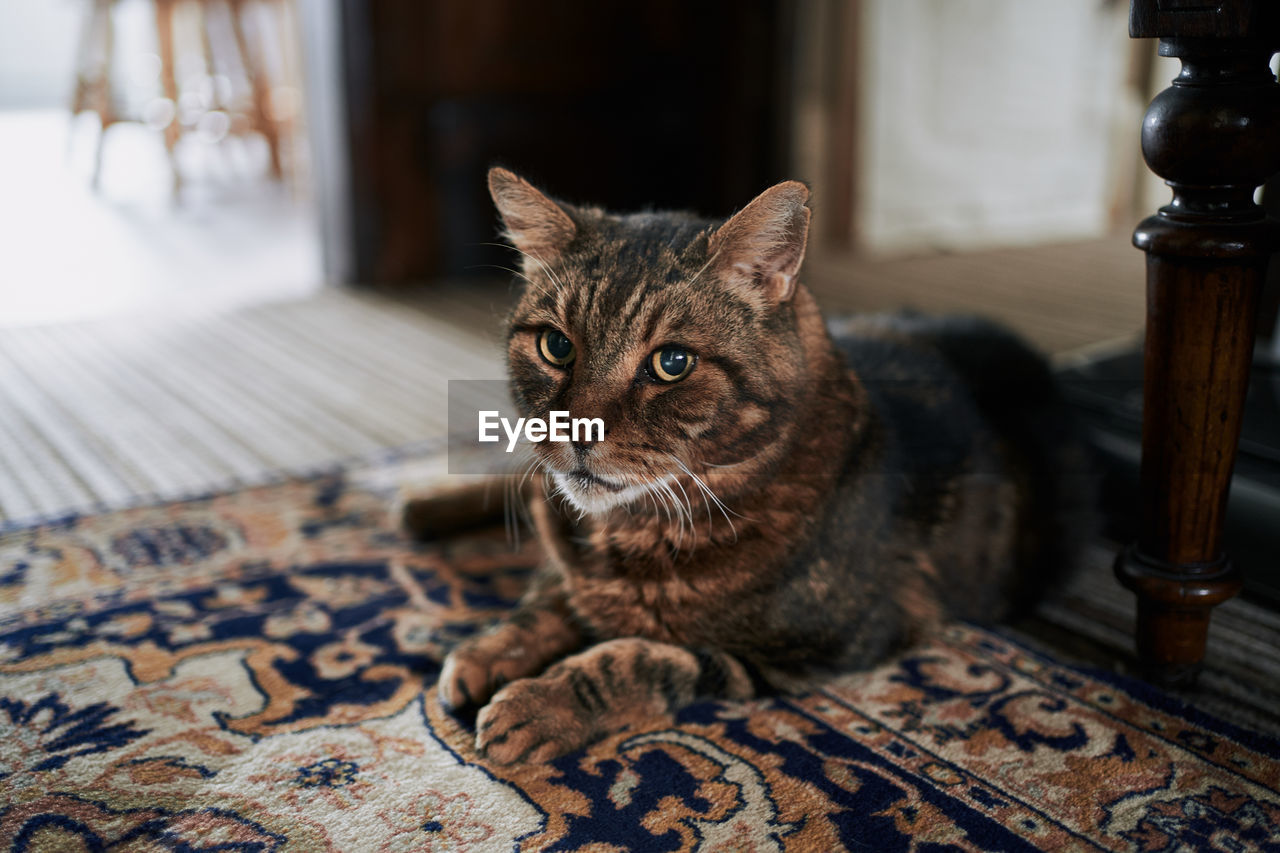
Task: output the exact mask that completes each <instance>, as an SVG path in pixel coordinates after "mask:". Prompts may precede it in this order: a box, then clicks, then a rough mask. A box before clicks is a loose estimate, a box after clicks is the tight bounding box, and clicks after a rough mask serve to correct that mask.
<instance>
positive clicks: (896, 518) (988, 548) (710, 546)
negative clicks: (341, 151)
mask: <svg viewBox="0 0 1280 853" xmlns="http://www.w3.org/2000/svg"><path fill="white" fill-rule="evenodd" d="M490 186H491V189H492V190H493V194H494V197H495V200H496V201H497V203H498V207H499V209H500V211H501V212H502V214H503V217H504V220H505V221H506V224H507V227H508V234H509V236H510V237H511V238H512V241H513V242H514V243H515V245H516V246H517V248H519V249H520V250H521V251H522V253H524V255H525V257H526V259H527V260H526V263H525V265H524V273H523V277H524V278H525V279H526V281H527V286H526V290H525V293H524V295H523V296H522V298H521V300H520V302H519V304H518V305H517V307H516V309H515V310H514V312H513V314H512V316H511V318H510V334H509V339H508V343H509V352H508V355H509V366H510V372H511V383H512V390H513V395H514V397H515V399H516V403H517V406H518V408H519V409H520V410H521V414H522V415H526V416H545V414H546V413H547V412H548V411H550V410H554V409H566V410H568V411H570V412H571V414H572V415H573V416H575V417H577V416H585V417H600V418H602V419H603V421H604V422H605V424H606V434H605V438H604V441H602V442H599V443H597V444H586V443H581V444H578V443H575V444H573V445H570V446H565V445H559V446H551V445H542V446H540V448H539V452H540V453H541V454H542V456H541V462H542V464H543V467H544V468H545V470H546V472H547V474H548V477H547V478H546V481H545V482H546V487H544V488H537V489H535V490H534V493H533V494H532V495H531V496H530V497H531V509H532V511H533V517H534V520H535V523H536V526H537V530H538V536H539V539H540V541H541V543H542V545H543V547H544V549H545V551H546V560H545V563H544V565H543V566H542V567H541V569H540V570H539V572H538V573H537V576H536V577H535V580H534V582H533V585H532V587H531V589H530V591H529V593H528V594H527V595H526V596H525V598H524V600H523V601H522V603H521V605H520V607H519V608H517V610H516V611H515V612H514V613H513V614H512V615H511V616H510V617H509V618H508V619H506V620H504V621H503V622H501V623H499V625H497V626H495V628H494V629H492V630H491V631H490V632H488V633H486V634H484V635H482V636H480V637H477V638H475V639H473V640H470V641H468V642H466V643H464V644H463V645H461V646H460V647H459V648H458V649H456V650H455V651H454V652H453V653H452V654H451V655H450V657H449V659H448V660H447V662H446V665H445V668H444V671H443V672H442V673H441V681H440V696H441V699H442V701H443V702H444V703H445V704H446V705H447V706H450V707H463V706H467V705H474V706H484V707H483V708H482V709H481V711H480V713H479V716H478V718H477V745H478V746H479V748H480V749H481V750H482V751H484V752H486V753H487V755H488V756H489V757H490V758H492V759H494V760H497V761H513V760H522V759H533V760H538V759H544V758H548V757H551V756H554V755H556V754H559V753H562V752H565V751H568V750H571V749H574V748H576V747H578V746H581V745H583V744H585V743H586V742H588V741H589V740H591V739H592V738H594V737H596V736H598V735H600V734H602V733H604V732H607V731H610V730H614V729H617V728H618V727H620V726H621V725H623V724H625V722H626V721H627V720H628V719H630V718H632V717H633V716H635V715H648V714H653V713H658V712H663V711H668V710H672V709H674V708H677V707H679V706H681V705H683V704H686V703H688V702H690V701H693V700H694V699H697V698H703V697H707V698H710V697H727V698H745V697H749V696H752V695H756V694H758V693H760V692H761V691H765V690H778V689H781V690H793V689H799V688H803V687H805V686H807V685H809V684H812V683H813V682H814V680H815V679H819V678H823V677H827V676H829V675H831V674H835V673H841V672H847V671H851V670H856V669H860V668H864V667H867V666H870V665H872V664H874V663H876V662H877V661H878V660H880V659H882V658H883V657H884V656H885V655H886V654H888V653H889V652H891V651H892V650H894V649H896V648H899V647H901V646H902V645H903V644H904V643H907V642H910V641H911V640H912V639H914V638H917V637H919V636H921V635H922V634H924V633H926V632H928V631H929V630H930V629H931V628H932V627H933V626H935V625H937V624H939V623H940V622H942V621H943V620H946V619H951V618H964V619H983V620H985V619H992V618H1001V617H1003V616H1006V615H1008V614H1009V613H1010V611H1011V609H1012V608H1014V607H1016V606H1017V605H1018V604H1019V603H1020V602H1024V601H1025V600H1027V599H1028V598H1029V596H1031V595H1032V594H1034V592H1035V590H1036V589H1037V588H1039V587H1041V586H1043V585H1044V583H1045V582H1046V581H1048V580H1049V579H1050V576H1052V575H1055V574H1057V572H1058V569H1059V568H1060V566H1061V564H1062V562H1063V555H1064V550H1063V549H1064V547H1065V545H1066V540H1065V536H1064V535H1063V531H1062V529H1061V528H1062V525H1063V524H1064V523H1065V521H1066V519H1067V518H1068V517H1069V514H1070V512H1071V511H1072V510H1075V509H1078V508H1079V507H1080V501H1078V500H1075V499H1074V498H1073V496H1071V495H1068V494H1067V493H1066V491H1065V490H1064V487H1063V482H1064V481H1063V478H1062V476H1061V474H1062V473H1063V472H1064V469H1066V468H1068V467H1070V466H1072V465H1078V462H1079V456H1078V454H1079V449H1078V447H1077V446H1076V445H1075V443H1074V441H1073V439H1072V436H1071V434H1070V430H1069V429H1067V428H1066V427H1065V426H1064V421H1065V418H1064V414H1063V410H1062V408H1061V404H1060V402H1059V401H1058V399H1057V396H1056V393H1055V392H1054V390H1053V386H1052V382H1051V380H1050V377H1049V374H1048V371H1047V368H1046V367H1045V365H1044V362H1043V361H1042V360H1041V359H1040V358H1039V357H1038V356H1037V355H1035V354H1034V353H1033V352H1032V351H1030V350H1029V349H1027V348H1026V347H1025V346H1023V345H1022V344H1020V343H1019V342H1017V341H1016V340H1015V339H1014V338H1012V336H1010V335H1008V334H1007V333H1005V332H1003V331H1001V330H999V329H998V328H996V327H993V326H990V325H988V324H984V323H982V322H980V321H973V320H965V319H950V320H946V319H944V320H933V319H929V318H925V317H916V316H901V317H892V318H890V317H880V318H867V319H861V320H859V319H854V320H848V321H840V322H838V323H834V324H833V328H832V329H831V330H830V332H829V331H828V329H827V327H826V325H825V324H824V322H823V319H822V317H821V315H820V313H819V311H818V308H817V306H816V303H815V302H814V300H813V298H812V296H811V295H810V294H809V293H808V291H807V290H806V289H805V288H804V287H803V286H801V285H799V283H798V282H797V280H796V273H797V272H798V268H799V265H800V261H801V259H802V258H803V252H804V242H805V235H806V233H807V225H808V217H809V211H808V208H807V206H806V205H805V202H806V200H807V195H808V193H807V190H806V189H805V188H804V187H803V185H800V184H795V183H789V184H781V185H779V186H778V187H775V188H773V189H772V190H770V191H768V192H766V193H765V194H763V195H762V196H760V197H759V198H758V199H756V200H755V201H754V202H752V204H751V205H749V206H748V207H747V208H745V209H744V210H743V211H742V212H741V213H739V214H738V215H737V216H735V217H733V218H732V219H731V220H729V222H727V223H725V224H723V225H719V224H717V223H712V222H705V221H701V220H697V219H695V218H692V217H689V216H686V215H683V214H636V215H632V216H623V217H619V216H612V215H608V214H604V213H602V212H600V211H598V210H592V209H580V208H572V207H569V206H567V205H560V204H557V203H555V202H552V201H550V200H549V199H547V198H546V197H544V196H542V195H541V194H540V193H538V192H537V191H536V190H534V189H533V188H532V187H530V186H529V185H528V184H526V183H524V182H523V181H521V180H520V179H518V178H516V177H515V176H514V175H511V174H510V173H507V172H503V171H502V170H494V172H493V173H491V176H490ZM430 508H431V502H430V501H428V502H426V503H423V504H418V505H416V506H411V508H410V512H409V514H408V515H407V516H406V520H407V523H408V525H409V526H410V528H411V529H413V528H425V527H428V526H430V525H429V522H430V519H429V515H430ZM424 519H425V520H426V523H424ZM504 685H505V686H504ZM486 703H487V704H486Z"/></svg>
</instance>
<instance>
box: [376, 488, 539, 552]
mask: <svg viewBox="0 0 1280 853" xmlns="http://www.w3.org/2000/svg"><path fill="white" fill-rule="evenodd" d="M509 487H510V482H509V478H506V477H491V478H473V479H471V480H470V481H469V482H466V483H464V484H463V485H460V486H454V487H450V488H445V489H441V490H440V491H437V492H432V493H430V494H426V495H422V496H419V497H415V498H409V499H408V500H406V501H405V502H404V504H403V506H402V508H401V511H400V523H401V524H402V525H403V527H404V529H405V532H406V533H408V534H409V535H410V536H412V537H413V538H414V539H418V540H424V541H425V540H431V539H442V538H444V537H446V536H454V535H457V534H458V533H460V532H462V531H465V530H471V529H475V528H479V527H489V526H496V525H498V524H501V523H502V522H503V521H504V518H505V515H506V514H507V513H512V512H514V510H515V507H516V506H517V505H519V506H523V504H524V503H525V502H526V500H527V498H528V489H527V488H519V487H518V488H517V489H516V490H515V491H511V490H510V488H509ZM513 502H518V504H517V503H513ZM517 517H518V514H517Z"/></svg>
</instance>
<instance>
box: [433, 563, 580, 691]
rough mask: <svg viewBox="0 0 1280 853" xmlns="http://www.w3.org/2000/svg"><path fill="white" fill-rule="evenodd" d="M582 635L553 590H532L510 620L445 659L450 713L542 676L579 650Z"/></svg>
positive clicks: (440, 688)
mask: <svg viewBox="0 0 1280 853" xmlns="http://www.w3.org/2000/svg"><path fill="white" fill-rule="evenodd" d="M582 642H583V641H582V635H581V633H580V632H579V631H578V629H577V628H576V627H575V626H574V625H573V623H572V622H571V621H570V620H569V619H568V618H567V616H566V612H565V609H564V604H563V599H562V598H561V597H560V596H559V595H558V593H556V592H555V591H554V590H548V591H545V592H544V591H541V590H538V589H536V588H535V589H534V590H531V591H530V593H529V594H527V595H526V597H525V600H524V601H523V602H522V603H521V604H520V606H519V607H517V608H516V609H515V610H513V611H512V612H511V613H510V614H509V615H508V616H507V617H506V618H504V619H503V620H502V621H501V622H499V623H498V624H497V625H494V626H493V627H492V628H490V629H489V630H488V631H486V632H484V633H483V634H479V635H477V636H475V637H471V638H469V639H467V640H464V641H463V642H462V643H460V644H459V645H458V646H457V648H455V649H454V650H453V651H452V652H450V653H449V656H448V657H447V658H445V661H444V667H443V669H441V671H440V681H439V685H438V686H437V693H438V694H439V697H440V704H441V705H443V706H444V707H445V709H446V710H449V711H458V710H461V709H464V708H468V707H471V708H476V707H479V706H480V705H483V704H484V703H485V702H487V701H489V697H490V696H492V695H493V693H494V691H496V690H497V689H498V688H500V687H502V686H503V685H504V684H507V683H508V682H511V681H515V680H516V679H520V678H525V677H526V676H530V675H535V674H537V673H539V672H541V671H542V670H543V669H544V668H545V667H546V666H547V664H549V663H551V662H552V661H555V660H558V659H559V658H561V657H564V656H565V655H566V654H568V653H570V652H572V651H575V650H577V649H578V648H581V646H582Z"/></svg>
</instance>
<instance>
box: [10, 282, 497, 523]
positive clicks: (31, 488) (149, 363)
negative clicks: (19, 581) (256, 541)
mask: <svg viewBox="0 0 1280 853" xmlns="http://www.w3.org/2000/svg"><path fill="white" fill-rule="evenodd" d="M427 302H428V304H427V305H426V308H427V309H428V310H425V311H424V310H417V309H412V308H407V307H405V306H404V305H402V304H400V303H397V302H394V301H391V300H387V299H382V298H379V297H376V296H371V295H361V294H353V293H351V292H340V291H327V292H325V293H323V294H321V295H320V296H318V297H312V298H309V299H306V300H302V301H296V302H289V303H278V304H269V305H260V306H255V307H252V308H246V309H241V310H238V311H235V312H230V313H225V314H220V315H208V314H203V315H189V316H185V317H175V316H173V315H168V314H166V315H165V316H163V317H135V318H130V319H127V320H126V319H112V320H104V321H96V322H91V323H77V324H68V325H59V326H48V327H31V328H14V329H3V330H0V525H4V526H12V525H14V524H20V523H22V522H23V521H27V520H31V519H33V518H37V517H49V516H51V515H57V514H61V513H65V512H68V511H86V510H94V509H100V508H105V507H118V506H122V505H127V504H136V503H139V502H146V501H152V500H157V499H165V498H174V497H181V496H186V495H192V494H200V493H205V492H210V491H218V490H222V489H225V488H231V487H234V486H237V485H245V484H249V483H255V482H261V481H263V480H264V479H267V478H270V477H273V476H278V475H280V474H297V473H304V472H308V471H314V470H317V469H320V468H324V467H326V466H329V465H332V464H335V463H337V462H339V461H342V460H345V459H350V458H352V457H359V456H362V455H366V454H369V453H372V452H375V451H378V450H380V449H384V448H389V447H399V446H404V445H408V444H417V443H428V442H432V441H442V440H443V438H444V437H445V428H446V427H445V423H446V411H445V406H444V405H442V402H443V401H444V399H445V389H446V382H447V379H449V378H450V377H454V378H463V377H465V378H500V377H501V376H502V375H503V374H502V368H501V361H500V359H499V357H498V356H499V352H498V349H497V346H496V344H495V341H496V340H497V337H496V331H497V329H498V325H499V323H498V318H500V316H501V308H500V307H499V308H490V307H489V305H488V303H487V301H486V299H484V298H476V296H475V295H474V294H471V295H466V294H463V295H458V294H455V293H453V292H452V291H448V290H442V291H441V292H440V293H439V294H437V295H436V296H433V297H431V298H430V299H429V300H427ZM490 332H492V333H493V334H486V333H490Z"/></svg>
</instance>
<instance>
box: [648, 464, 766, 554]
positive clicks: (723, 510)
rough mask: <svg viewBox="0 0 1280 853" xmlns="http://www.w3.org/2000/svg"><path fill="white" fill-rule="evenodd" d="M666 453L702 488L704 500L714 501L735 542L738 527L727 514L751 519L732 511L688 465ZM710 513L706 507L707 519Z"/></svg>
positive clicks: (746, 519) (744, 519)
mask: <svg viewBox="0 0 1280 853" xmlns="http://www.w3.org/2000/svg"><path fill="white" fill-rule="evenodd" d="M667 455H668V456H671V461H673V462H675V463H676V465H678V466H680V470H681V471H683V472H684V473H685V474H687V475H688V476H689V478H690V479H691V480H693V482H694V484H695V485H697V487H698V488H699V489H701V490H702V494H703V500H704V501H705V500H706V499H707V498H711V500H712V502H714V503H715V505H716V508H717V509H719V510H720V514H721V515H723V516H724V520H725V521H726V522H728V523H729V530H730V531H731V532H732V533H733V541H734V542H737V541H738V528H737V526H736V525H735V524H734V523H733V519H732V518H730V517H729V514H730V513H732V514H733V515H736V516H737V517H738V518H741V519H742V520H743V521H751V519H749V518H747V517H746V516H745V515H742V514H741V513H738V512H734V511H733V510H731V509H729V507H728V506H726V505H725V503H724V501H722V500H720V498H719V496H717V495H716V493H715V492H713V491H712V490H711V487H710V486H708V485H707V484H706V483H705V482H704V481H703V479H702V478H701V477H699V476H698V475H697V474H695V473H693V472H692V471H690V470H689V466H688V465H685V464H684V463H683V462H681V461H680V459H679V458H678V457H676V456H675V455H673V454H667ZM710 514H711V511H710V507H708V509H707V515H708V519H709V518H710ZM708 524H709V522H708Z"/></svg>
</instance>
